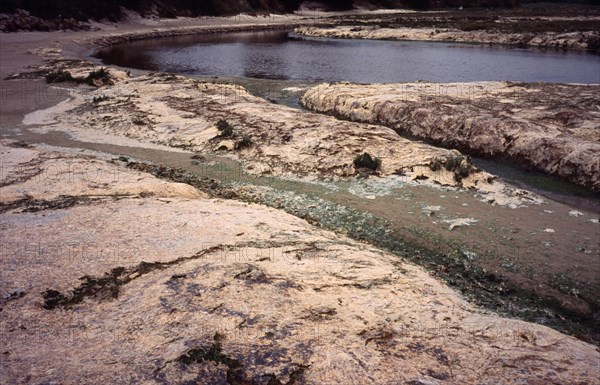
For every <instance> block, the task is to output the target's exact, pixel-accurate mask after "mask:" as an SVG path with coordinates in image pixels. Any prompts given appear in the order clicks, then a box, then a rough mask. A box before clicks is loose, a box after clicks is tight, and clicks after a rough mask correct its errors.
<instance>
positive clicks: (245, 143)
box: [235, 135, 252, 150]
mask: <svg viewBox="0 0 600 385" xmlns="http://www.w3.org/2000/svg"><path fill="white" fill-rule="evenodd" d="M250 146H252V139H251V138H250V137H249V136H248V135H242V138H241V139H240V140H238V141H237V142H235V149H236V150H241V149H242V148H246V147H250Z"/></svg>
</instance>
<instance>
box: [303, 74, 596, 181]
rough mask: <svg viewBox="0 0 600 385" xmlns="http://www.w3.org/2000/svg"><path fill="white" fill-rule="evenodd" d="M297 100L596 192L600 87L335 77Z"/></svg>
mask: <svg viewBox="0 0 600 385" xmlns="http://www.w3.org/2000/svg"><path fill="white" fill-rule="evenodd" d="M302 103H303V104H304V106H306V107H307V108H309V109H311V110H313V111H318V112H324V113H328V114H331V115H335V116H337V117H341V118H344V119H348V120H351V121H360V122H368V123H376V124H382V125H386V126H388V127H391V128H393V129H395V130H396V131H397V132H399V133H403V134H410V135H414V136H417V137H420V138H424V139H428V140H432V141H434V142H436V143H440V144H442V145H444V146H447V147H452V148H457V149H459V150H461V151H465V152H467V153H472V154H476V155H480V156H484V157H493V158H502V159H506V160H510V161H512V162H514V163H517V164H520V165H524V166H527V167H532V168H536V169H538V170H542V171H545V172H547V173H549V174H553V175H556V176H559V177H561V178H564V179H566V180H569V181H571V182H573V183H577V184H579V185H582V186H586V187H588V188H591V189H592V190H595V191H600V123H599V122H600V108H599V107H598V106H600V86H583V85H559V84H537V83H536V84H526V83H505V82H488V83H481V82H480V83H455V84H438V83H425V82H417V83H400V84H377V85H357V84H350V83H338V84H322V85H319V86H316V87H313V88H311V89H309V90H308V91H307V92H306V93H305V95H304V96H303V97H302Z"/></svg>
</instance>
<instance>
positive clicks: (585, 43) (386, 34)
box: [294, 26, 600, 49]
mask: <svg viewBox="0 0 600 385" xmlns="http://www.w3.org/2000/svg"><path fill="white" fill-rule="evenodd" d="M294 32H295V33H297V34H299V35H304V36H313V37H333V38H344V39H378V40H422V41H455V42H463V43H478V44H510V45H517V46H522V47H525V46H528V47H547V48H562V49H588V48H589V49H597V48H598V44H599V43H598V42H599V41H600V34H599V33H598V32H596V31H586V32H565V33H560V32H537V33H504V32H497V31H485V30H484V31H460V30H453V29H439V28H419V29H414V28H380V27H371V26H368V27H363V26H340V27H334V28H319V27H300V28H296V29H294Z"/></svg>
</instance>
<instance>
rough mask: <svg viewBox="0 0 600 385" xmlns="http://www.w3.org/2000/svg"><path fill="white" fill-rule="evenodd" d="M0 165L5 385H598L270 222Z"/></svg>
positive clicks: (88, 159) (368, 258)
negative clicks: (4, 205)
mask: <svg viewBox="0 0 600 385" xmlns="http://www.w3.org/2000/svg"><path fill="white" fill-rule="evenodd" d="M13 145H14V144H13ZM0 156H1V157H2V164H3V165H6V166H7V168H6V170H5V171H6V172H5V173H4V174H3V176H2V182H3V184H4V186H5V187H3V188H2V191H5V189H9V190H10V194H9V195H10V198H7V199H8V200H7V201H6V202H9V203H10V204H11V206H10V207H9V208H8V210H4V212H3V213H2V214H0V226H2V232H1V236H2V247H3V258H2V259H1V260H0V265H1V266H0V267H1V270H2V272H3V273H2V275H1V276H0V284H1V287H2V289H3V297H2V299H1V301H2V302H1V304H2V317H1V318H0V327H1V328H2V331H3V333H2V339H3V348H2V380H3V383H7V384H8V383H11V384H16V383H22V384H40V383H61V384H65V385H70V384H81V383H83V382H86V383H94V384H99V383H106V384H131V383H144V384H179V385H181V384H190V383H203V384H208V383H211V384H256V385H258V384H324V385H328V384H340V383H344V384H369V385H370V384H373V385H374V384H476V383H477V384H498V383H502V384H522V383H529V384H566V383H572V384H579V383H582V384H583V383H586V384H598V383H600V382H599V381H598V367H597V363H598V360H599V359H600V353H599V352H598V350H597V349H596V347H595V346H593V345H590V344H587V343H584V342H582V341H579V340H577V339H575V338H573V337H569V336H566V335H563V334H561V333H559V332H557V331H554V330H552V329H549V328H547V327H544V326H539V325H534V324H530V323H526V322H523V321H517V320H512V319H506V318H501V317H498V316H497V315H494V314H490V313H486V312H484V311H482V310H481V309H477V308H475V307H474V306H472V305H470V304H469V303H467V302H465V301H464V300H463V299H462V298H461V297H459V296H458V295H457V294H456V293H455V292H454V291H453V290H451V289H449V288H448V287H447V286H446V285H444V284H442V283H440V282H438V281H436V280H435V279H434V278H432V277H431V276H430V275H429V274H427V273H426V272H425V271H424V270H423V269H421V268H419V267H416V266H414V265H412V264H410V263H407V262H405V261H402V260H400V259H398V257H396V256H394V255H391V254H389V253H386V252H382V251H380V250H378V249H376V248H374V247H371V246H367V245H365V244H362V243H359V242H356V241H353V240H351V239H348V238H346V237H344V236H339V235H336V234H333V233H331V232H328V231H324V230H321V229H317V228H315V227H312V226H310V225H309V224H308V223H307V222H305V221H304V220H301V219H298V218H296V217H293V216H291V215H288V214H285V213H283V212H281V211H277V210H272V209H268V208H265V207H263V206H259V205H248V204H243V203H239V202H234V201H223V200H215V199H210V198H208V197H206V195H204V194H203V193H199V192H194V190H193V189H192V188H190V187H189V186H185V185H180V184H171V183H170V182H164V181H160V180H156V179H154V178H153V177H151V176H149V175H146V174H143V173H139V172H136V171H132V170H130V169H127V168H125V167H124V166H123V164H122V163H121V162H119V161H116V162H115V161H110V162H108V161H107V160H106V159H103V158H98V157H97V156H95V155H94V154H88V155H85V156H82V155H81V153H80V152H78V151H71V152H56V150H51V149H46V150H42V149H38V148H31V147H29V148H21V147H19V148H15V147H7V146H6V145H2V146H0ZM74 169H75V170H90V172H88V173H85V172H83V173H77V172H73V171H69V170H74ZM36 170H37V171H39V173H35V171H36ZM57 170H64V171H65V172H59V171H57ZM93 170H104V171H106V172H104V173H93V172H91V171H93ZM28 172H31V173H28ZM117 175H118V177H115V176H117ZM141 191H145V192H146V193H145V194H140V192H141ZM55 192H60V193H61V194H63V198H60V197H57V196H56V194H55ZM19 193H20V194H21V196H20V197H19V195H18V194H19ZM99 193H101V194H104V197H103V198H102V199H100V200H98V201H89V198H90V197H92V196H94V197H97V196H98V194H99ZM114 194H118V196H116V195H114ZM0 196H2V197H4V194H0ZM64 196H69V197H72V199H71V200H70V201H69V204H62V203H64V202H62V203H61V202H60V201H61V199H62V200H64ZM30 197H35V198H30ZM86 198H87V200H86ZM15 199H16V200H15ZM32 199H35V200H36V201H40V202H41V201H43V202H45V203H46V204H45V205H37V206H31V202H32ZM6 202H5V203H6ZM19 202H21V203H19ZM59 203H61V204H60V205H59ZM57 229H60V231H57ZM4 294H5V295H4Z"/></svg>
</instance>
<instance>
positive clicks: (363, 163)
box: [354, 152, 381, 171]
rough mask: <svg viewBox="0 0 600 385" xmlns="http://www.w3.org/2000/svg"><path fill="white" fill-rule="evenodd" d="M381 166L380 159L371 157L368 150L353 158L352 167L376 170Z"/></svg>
mask: <svg viewBox="0 0 600 385" xmlns="http://www.w3.org/2000/svg"><path fill="white" fill-rule="evenodd" d="M379 167H381V159H379V158H374V157H372V156H371V155H370V154H369V153H368V152H364V153H362V154H361V155H358V156H357V157H356V158H354V168H356V169H357V170H358V169H361V168H362V169H369V170H373V171H376V170H377V169H379Z"/></svg>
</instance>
